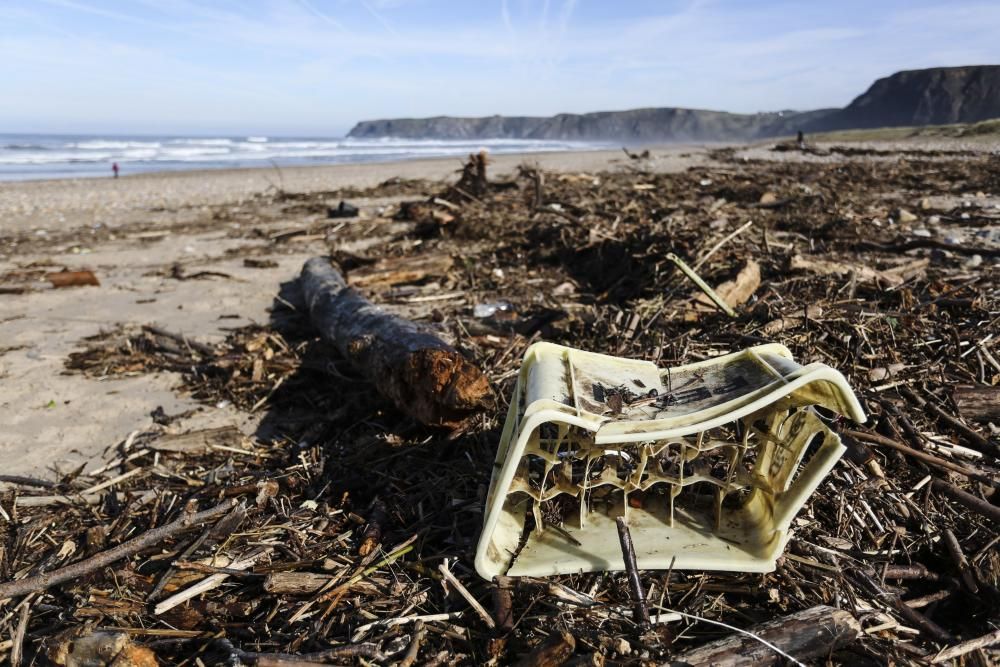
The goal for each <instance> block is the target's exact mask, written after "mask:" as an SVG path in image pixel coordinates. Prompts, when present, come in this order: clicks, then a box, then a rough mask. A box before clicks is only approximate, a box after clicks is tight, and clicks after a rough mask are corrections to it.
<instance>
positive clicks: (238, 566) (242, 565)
mask: <svg viewBox="0 0 1000 667" xmlns="http://www.w3.org/2000/svg"><path fill="white" fill-rule="evenodd" d="M272 551H274V549H272V548H271V547H266V548H264V549H261V550H260V551H258V552H256V553H254V554H252V555H250V556H248V557H246V558H244V559H243V560H238V561H236V562H235V563H232V564H231V565H230V566H229V568H228V569H230V570H238V571H243V570H248V569H250V568H251V567H253V564H254V563H256V562H257V560H258V559H260V558H261V557H263V556H266V555H267V554H269V553H271V552H272ZM228 578H229V573H228V572H222V573H218V574H213V575H210V576H208V577H205V578H204V579H202V580H201V581H199V582H198V583H196V584H195V585H193V586H190V587H188V588H185V589H184V590H182V591H181V592H179V593H175V594H174V595H171V596H170V597H168V598H166V599H164V600H163V602H161V603H159V604H158V605H156V607H155V608H154V609H153V614H154V615H156V616H159V615H160V614H163V613H165V612H168V611H170V610H171V609H173V608H174V607H176V606H177V605H180V604H183V603H185V602H187V601H188V600H190V599H192V598H195V597H198V596H199V595H201V594H202V593H207V592H208V591H210V590H212V589H215V588H218V587H219V586H221V585H222V583H223V582H224V581H225V580H226V579H228Z"/></svg>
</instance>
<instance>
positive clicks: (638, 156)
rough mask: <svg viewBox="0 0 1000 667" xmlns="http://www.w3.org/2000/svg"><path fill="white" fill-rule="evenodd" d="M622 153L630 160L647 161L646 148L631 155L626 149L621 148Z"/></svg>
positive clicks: (647, 150)
mask: <svg viewBox="0 0 1000 667" xmlns="http://www.w3.org/2000/svg"><path fill="white" fill-rule="evenodd" d="M622 151H623V152H624V153H625V155H627V156H628V159H630V160H648V159H649V149H648V148H647V149H646V150H644V151H643V152H641V153H633V152H632V151H630V150H629V149H628V148H627V147H625V146H622Z"/></svg>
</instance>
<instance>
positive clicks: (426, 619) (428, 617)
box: [351, 611, 464, 642]
mask: <svg viewBox="0 0 1000 667" xmlns="http://www.w3.org/2000/svg"><path fill="white" fill-rule="evenodd" d="M463 613H464V612H460V611H456V612H450V613H446V614H424V615H423V616H400V617H399V618H390V619H386V620H381V621H374V622H373V623H366V624H365V625H362V626H359V627H358V628H357V629H356V630H355V631H354V634H353V635H351V641H352V642H356V641H360V640H361V638H362V637H364V636H365V633H367V632H368V631H369V630H371V629H372V628H385V629H389V628H393V627H395V626H397V625H406V624H407V623H413V622H415V623H432V622H434V621H450V620H453V619H456V618H458V617H459V616H461V615H462V614H463Z"/></svg>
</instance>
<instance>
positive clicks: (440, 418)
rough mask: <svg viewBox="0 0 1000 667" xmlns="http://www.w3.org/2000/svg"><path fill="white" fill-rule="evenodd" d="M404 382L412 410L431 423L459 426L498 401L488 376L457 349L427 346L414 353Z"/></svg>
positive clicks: (403, 389) (404, 370)
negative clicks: (428, 347) (494, 397)
mask: <svg viewBox="0 0 1000 667" xmlns="http://www.w3.org/2000/svg"><path fill="white" fill-rule="evenodd" d="M403 385H404V386H403V387H401V388H400V390H401V392H402V393H404V394H408V396H402V397H401V398H402V399H403V400H404V401H405V404H408V405H409V409H408V412H409V413H410V414H411V415H412V416H413V417H415V418H416V419H418V420H419V421H421V422H422V423H424V424H427V425H429V426H442V427H447V428H459V427H461V426H462V425H463V424H464V423H465V422H466V421H467V420H468V419H470V418H471V417H473V416H474V415H476V414H477V413H479V412H481V411H482V410H484V409H487V408H490V407H492V405H493V403H494V399H493V391H492V390H491V389H490V383H489V381H488V380H487V379H486V376H485V375H483V373H482V371H480V370H479V368H477V367H476V366H475V365H474V364H472V363H470V362H469V361H468V360H466V358H465V357H463V356H462V355H461V353H459V352H457V351H454V350H435V349H427V348H425V349H422V350H417V351H415V352H413V353H412V354H410V355H409V358H408V359H407V361H406V367H405V368H404V369H403Z"/></svg>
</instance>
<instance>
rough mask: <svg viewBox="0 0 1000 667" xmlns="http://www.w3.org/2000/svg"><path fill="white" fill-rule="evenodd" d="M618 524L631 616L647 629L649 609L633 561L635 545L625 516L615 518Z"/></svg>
mask: <svg viewBox="0 0 1000 667" xmlns="http://www.w3.org/2000/svg"><path fill="white" fill-rule="evenodd" d="M615 523H616V524H617V525H618V540H619V542H621V547H622V560H624V561H625V571H626V572H628V583H629V586H630V587H631V588H632V598H633V602H634V604H635V607H634V610H633V612H632V613H633V618H634V619H635V620H637V621H638V622H639V627H641V628H642V629H644V630H645V629H647V628H648V627H649V609H648V608H647V607H646V594H645V592H643V590H642V582H641V581H639V568H638V566H637V565H636V561H635V547H633V546H632V535H631V534H630V533H629V532H628V524H627V523H626V522H625V517H623V516H620V517H618V518H617V519H615Z"/></svg>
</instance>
